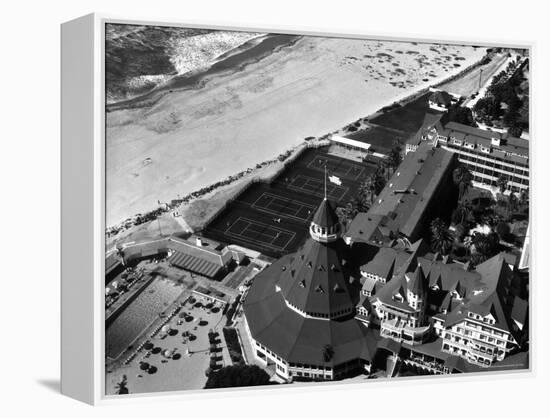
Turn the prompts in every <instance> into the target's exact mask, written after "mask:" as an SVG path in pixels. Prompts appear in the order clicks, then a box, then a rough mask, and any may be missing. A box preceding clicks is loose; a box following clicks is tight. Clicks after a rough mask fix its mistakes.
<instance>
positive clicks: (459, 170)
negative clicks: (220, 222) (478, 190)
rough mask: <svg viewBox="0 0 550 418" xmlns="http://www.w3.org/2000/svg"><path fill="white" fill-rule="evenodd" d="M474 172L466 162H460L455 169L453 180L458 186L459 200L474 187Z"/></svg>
mask: <svg viewBox="0 0 550 418" xmlns="http://www.w3.org/2000/svg"><path fill="white" fill-rule="evenodd" d="M472 178H473V176H472V173H470V170H468V169H467V168H466V166H465V165H464V164H459V165H458V166H457V167H456V168H455V169H454V170H453V182H454V183H455V184H456V185H457V186H458V200H462V198H463V197H464V196H465V195H466V192H467V191H468V190H469V189H470V187H472Z"/></svg>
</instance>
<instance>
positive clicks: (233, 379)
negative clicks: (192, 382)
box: [204, 365, 271, 389]
mask: <svg viewBox="0 0 550 418" xmlns="http://www.w3.org/2000/svg"><path fill="white" fill-rule="evenodd" d="M269 384H271V383H270V382H269V375H268V374H267V373H266V372H265V371H264V370H263V369H261V368H260V367H258V366H256V365H253V366H249V365H236V366H226V367H222V368H221V369H220V370H218V371H211V372H210V373H209V374H208V380H207V381H206V384H205V385H204V388H205V389H214V388H231V387H240V386H261V385H269Z"/></svg>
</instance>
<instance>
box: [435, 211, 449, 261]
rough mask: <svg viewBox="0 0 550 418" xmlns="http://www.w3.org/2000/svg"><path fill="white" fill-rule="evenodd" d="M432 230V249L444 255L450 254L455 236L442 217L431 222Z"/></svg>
mask: <svg viewBox="0 0 550 418" xmlns="http://www.w3.org/2000/svg"><path fill="white" fill-rule="evenodd" d="M430 230H431V232H432V250H433V251H437V252H439V253H441V254H443V255H446V254H449V251H451V248H452V246H453V236H452V235H451V233H450V232H449V228H448V227H447V225H446V224H445V222H443V221H442V220H441V219H440V218H436V219H434V220H433V221H432V223H431V224H430Z"/></svg>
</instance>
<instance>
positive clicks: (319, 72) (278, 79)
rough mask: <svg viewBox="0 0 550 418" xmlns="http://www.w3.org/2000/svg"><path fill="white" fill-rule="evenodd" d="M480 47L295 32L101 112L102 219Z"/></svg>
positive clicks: (383, 95)
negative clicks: (289, 41)
mask: <svg viewBox="0 0 550 418" xmlns="http://www.w3.org/2000/svg"><path fill="white" fill-rule="evenodd" d="M484 54H485V48H481V47H480V48H473V47H469V46H454V45H434V44H413V43H401V42H381V41H372V40H346V39H337V38H314V37H304V38H301V39H300V40H299V41H298V42H296V43H295V44H293V45H292V46H289V47H286V48H283V49H281V50H279V51H277V52H274V53H272V54H270V55H268V56H267V57H265V58H263V59H261V60H259V61H258V62H255V63H250V64H248V65H247V66H246V67H245V68H244V69H238V70H235V71H226V72H224V73H223V74H220V75H216V76H212V77H211V78H209V79H207V80H206V82H204V83H202V85H201V86H200V87H197V88H194V89H185V90H174V91H173V92H172V93H168V94H166V95H164V96H163V97H162V98H161V99H160V100H158V101H157V102H156V103H155V104H154V105H153V106H151V107H142V108H136V109H124V110H117V111H112V112H109V113H107V115H106V124H107V130H106V142H107V144H106V145H107V161H106V169H107V196H106V199H107V213H106V217H107V219H106V224H107V226H110V225H113V224H115V223H118V222H120V221H122V220H123V219H125V218H127V217H129V216H132V215H134V214H136V213H143V212H145V211H147V210H151V209H154V208H155V207H157V206H158V201H161V202H164V201H168V200H170V199H174V198H177V197H178V195H180V196H183V195H185V194H187V193H190V192H192V191H194V190H197V189H199V188H201V187H204V186H206V185H208V184H211V183H214V182H216V181H218V180H221V179H223V178H225V177H227V176H229V175H231V174H234V173H236V172H238V171H241V170H243V169H246V168H248V167H253V166H255V164H256V163H258V162H261V161H264V160H268V159H272V158H274V157H275V156H277V155H278V154H279V153H281V152H283V151H285V150H287V149H289V148H291V147H292V146H295V145H296V144H298V143H300V142H301V141H302V140H303V138H304V137H307V136H318V135H323V134H325V133H328V132H332V131H335V130H337V129H338V128H340V127H342V126H343V125H345V124H347V123H350V122H352V121H354V120H356V119H358V118H360V117H364V116H367V115H369V114H371V113H373V112H375V111H376V110H378V109H379V108H381V107H383V106H385V105H387V104H390V103H392V102H394V101H396V100H400V99H402V98H404V97H406V96H408V95H410V94H411V93H413V92H414V91H416V90H419V89H421V88H424V87H426V86H429V85H432V84H435V83H437V82H439V81H442V80H444V79H446V78H447V77H449V76H451V75H453V74H456V73H457V72H459V71H461V70H462V69H464V68H466V67H467V66H469V65H471V64H472V63H474V62H476V61H478V60H479V59H481V58H482V57H483V56H484Z"/></svg>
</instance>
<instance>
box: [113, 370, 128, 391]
mask: <svg viewBox="0 0 550 418" xmlns="http://www.w3.org/2000/svg"><path fill="white" fill-rule="evenodd" d="M115 391H116V393H117V395H127V394H128V393H130V391H129V390H128V378H127V376H126V375H122V380H121V381H120V382H118V383H117V384H116V386H115Z"/></svg>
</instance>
